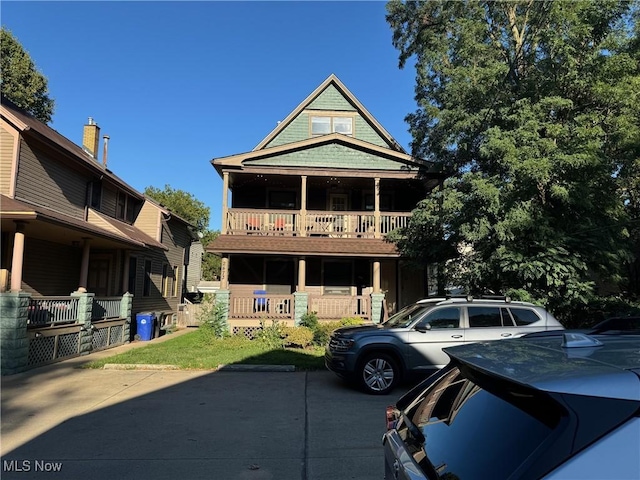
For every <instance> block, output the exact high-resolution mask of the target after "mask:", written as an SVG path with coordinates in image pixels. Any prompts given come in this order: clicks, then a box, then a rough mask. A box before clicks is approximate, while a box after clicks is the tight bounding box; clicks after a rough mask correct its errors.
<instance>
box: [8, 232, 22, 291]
mask: <svg viewBox="0 0 640 480" xmlns="http://www.w3.org/2000/svg"><path fill="white" fill-rule="evenodd" d="M15 224H16V233H15V234H14V236H13V258H12V260H11V291H12V292H19V291H20V290H21V289H22V264H23V261H24V227H25V222H18V221H17V222H15Z"/></svg>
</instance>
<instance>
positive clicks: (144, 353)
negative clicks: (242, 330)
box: [87, 330, 325, 370]
mask: <svg viewBox="0 0 640 480" xmlns="http://www.w3.org/2000/svg"><path fill="white" fill-rule="evenodd" d="M323 356H324V348H322V347H312V348H309V349H304V350H303V349H295V348H287V349H270V348H268V347H266V346H265V345H264V344H263V343H261V342H259V341H257V340H248V339H246V338H244V337H240V336H233V337H228V338H224V339H207V338H206V337H205V336H204V335H202V334H201V332H200V331H199V330H196V331H194V332H190V333H186V334H184V335H180V336H177V337H176V338H174V339H170V340H167V341H165V342H162V343H156V344H151V345H147V346H144V347H139V348H133V349H131V350H129V351H128V352H125V353H121V354H119V355H114V356H112V357H107V358H104V359H102V360H98V361H95V362H91V363H89V364H87V368H102V367H104V365H105V364H107V363H117V364H152V365H176V366H178V367H179V368H183V369H214V368H217V367H218V366H219V365H223V364H224V365H229V364H234V363H236V364H238V363H239V364H251V365H294V366H295V367H296V369H298V370H320V369H324V368H325V367H324V358H323Z"/></svg>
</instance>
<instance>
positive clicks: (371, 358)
mask: <svg viewBox="0 0 640 480" xmlns="http://www.w3.org/2000/svg"><path fill="white" fill-rule="evenodd" d="M359 377H360V385H361V386H362V388H363V389H364V390H365V391H366V392H367V393H370V394H373V395H384V394H386V393H389V392H390V391H391V390H393V389H394V387H395V386H396V384H397V383H398V380H399V378H400V369H399V368H398V363H397V362H396V361H395V360H394V359H393V357H391V356H390V355H387V354H385V353H378V354H373V355H368V356H367V357H366V358H365V359H364V360H363V361H362V362H361V363H360V368H359Z"/></svg>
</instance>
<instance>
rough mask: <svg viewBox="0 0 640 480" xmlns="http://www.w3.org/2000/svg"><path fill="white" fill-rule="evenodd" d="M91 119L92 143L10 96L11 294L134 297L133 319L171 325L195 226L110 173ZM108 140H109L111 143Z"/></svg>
mask: <svg viewBox="0 0 640 480" xmlns="http://www.w3.org/2000/svg"><path fill="white" fill-rule="evenodd" d="M99 136H100V129H99V127H98V125H97V124H96V123H95V122H94V121H93V120H92V119H89V122H88V124H87V125H85V126H84V132H83V147H82V148H81V147H79V146H77V145H76V144H75V143H73V142H72V141H70V140H69V139H67V138H65V137H64V136H62V135H60V134H59V133H58V132H56V131H55V130H53V129H52V128H50V127H49V126H47V125H45V124H44V123H42V122H40V121H38V120H36V119H35V118H33V117H32V116H30V115H28V114H27V113H26V112H24V111H22V110H21V109H19V108H18V107H16V106H15V105H13V104H12V103H11V102H9V101H8V100H6V99H4V98H3V99H2V105H1V107H0V194H1V196H0V216H1V220H2V222H1V223H2V239H1V240H2V250H1V254H0V262H1V265H0V268H1V269H2V270H1V272H2V275H1V279H2V280H3V281H2V282H1V283H0V287H2V288H1V290H2V291H7V292H9V291H12V292H27V293H29V294H31V296H32V297H33V298H38V297H43V296H68V295H69V294H70V293H71V292H77V291H79V292H83V291H88V292H92V293H94V294H95V296H96V297H113V296H120V295H122V294H123V293H125V292H129V293H132V294H133V295H134V297H133V303H132V318H133V319H135V317H136V314H137V313H139V312H154V313H156V314H157V316H158V318H159V320H160V322H159V323H163V322H167V321H171V320H173V318H174V315H176V314H177V311H178V304H179V303H181V302H182V300H183V292H184V289H185V288H186V285H185V279H186V276H187V270H188V269H194V270H197V271H198V272H199V270H200V268H201V265H200V264H199V263H197V262H190V260H189V259H190V248H191V245H192V244H193V243H194V242H196V243H197V242H198V238H197V236H196V235H195V232H194V227H193V226H192V225H190V224H189V222H187V221H185V220H184V219H182V218H180V217H178V216H177V215H175V214H173V213H172V212H170V211H169V210H167V209H166V208H164V207H163V206H161V205H159V204H158V203H156V202H154V201H153V200H151V199H149V198H146V197H145V196H144V195H143V194H142V193H140V192H138V191H136V190H135V189H134V188H132V187H131V186H129V185H128V184H127V183H125V182H124V181H123V180H122V179H120V178H119V177H118V176H116V175H115V174H114V173H113V172H111V170H109V168H108V165H107V158H106V153H107V149H106V145H105V148H104V155H103V158H102V161H99V160H98V147H99V143H100V138H99ZM105 141H106V140H105Z"/></svg>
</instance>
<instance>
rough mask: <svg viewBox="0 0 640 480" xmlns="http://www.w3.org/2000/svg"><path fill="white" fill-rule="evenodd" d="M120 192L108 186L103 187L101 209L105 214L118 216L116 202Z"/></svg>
mask: <svg viewBox="0 0 640 480" xmlns="http://www.w3.org/2000/svg"><path fill="white" fill-rule="evenodd" d="M117 198H118V192H117V191H116V190H112V189H109V188H106V187H104V186H103V187H102V205H100V211H101V212H102V213H104V214H105V215H109V216H110V217H113V218H116V204H117V201H118V200H117Z"/></svg>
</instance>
